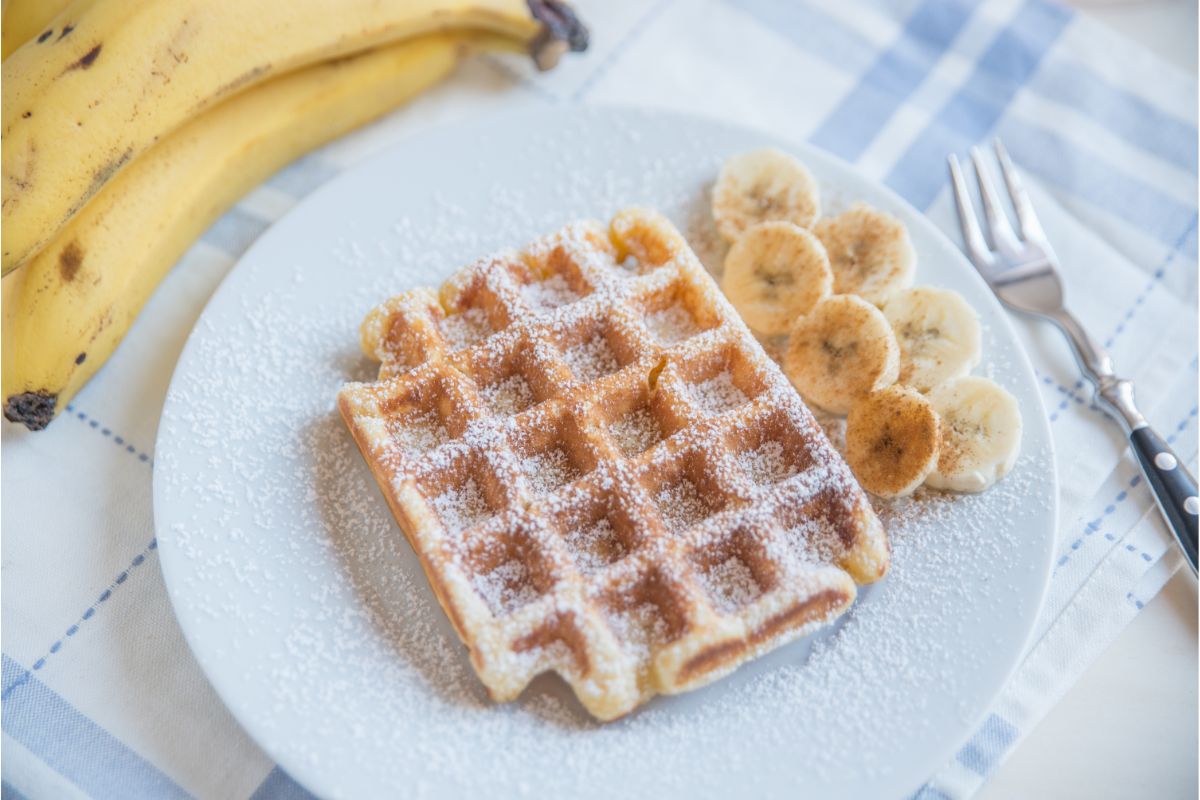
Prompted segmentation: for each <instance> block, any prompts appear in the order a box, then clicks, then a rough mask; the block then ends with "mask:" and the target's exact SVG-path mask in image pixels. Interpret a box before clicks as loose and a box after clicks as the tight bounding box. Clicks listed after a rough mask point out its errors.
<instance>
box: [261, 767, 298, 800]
mask: <svg viewBox="0 0 1200 800" xmlns="http://www.w3.org/2000/svg"><path fill="white" fill-rule="evenodd" d="M250 800H313V795H312V794H310V793H309V791H308V790H307V789H305V788H304V787H303V786H301V785H300V784H298V783H296V782H295V781H294V780H292V779H291V778H290V777H289V776H288V774H287V773H286V772H284V771H283V770H282V769H280V768H279V767H276V768H275V769H273V770H271V771H270V772H268V773H267V777H266V778H264V779H263V782H262V783H260V784H259V785H258V788H257V789H255V790H254V794H252V795H250Z"/></svg>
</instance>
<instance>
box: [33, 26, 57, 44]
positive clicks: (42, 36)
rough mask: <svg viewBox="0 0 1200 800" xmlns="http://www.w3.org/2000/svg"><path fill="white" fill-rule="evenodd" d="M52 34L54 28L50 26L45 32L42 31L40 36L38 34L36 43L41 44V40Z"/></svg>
mask: <svg viewBox="0 0 1200 800" xmlns="http://www.w3.org/2000/svg"><path fill="white" fill-rule="evenodd" d="M53 35H54V29H53V28H51V29H50V30H48V31H46V32H45V33H43V34H42V35H41V36H39V37H38V38H37V43H38V44H41V43H42V42H44V41H46V40H47V39H49V38H50V37H51V36H53Z"/></svg>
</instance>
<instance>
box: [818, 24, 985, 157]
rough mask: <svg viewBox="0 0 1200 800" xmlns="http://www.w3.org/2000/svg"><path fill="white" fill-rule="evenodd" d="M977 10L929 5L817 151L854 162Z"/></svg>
mask: <svg viewBox="0 0 1200 800" xmlns="http://www.w3.org/2000/svg"><path fill="white" fill-rule="evenodd" d="M975 8H976V5H975V3H974V2H972V1H971V0H952V1H951V2H947V0H925V1H924V2H923V3H922V4H921V5H920V6H919V7H918V8H917V9H916V11H915V12H913V15H912V16H911V17H909V19H908V22H907V23H905V25H904V28H903V30H902V31H901V32H900V36H899V37H898V38H897V39H896V43H895V44H894V45H892V47H891V49H889V50H886V51H884V52H883V53H881V54H880V55H879V58H878V59H877V60H876V61H875V63H874V64H873V65H871V67H870V68H869V69H868V70H867V71H866V73H865V74H864V75H863V76H862V79H861V80H860V81H859V83H858V85H857V86H856V87H854V89H853V90H852V91H851V92H850V93H849V94H848V95H846V97H845V98H844V99H843V100H842V102H841V104H840V105H838V107H837V108H835V109H834V110H833V113H831V114H830V115H829V117H828V118H827V119H826V120H825V122H823V123H822V124H821V127H820V128H818V129H817V131H816V133H814V134H813V135H812V136H811V137H810V141H811V142H812V143H813V144H815V145H817V146H818V147H823V148H825V149H826V150H828V151H830V152H831V153H834V154H835V155H838V156H840V157H842V158H844V159H847V160H848V161H854V160H856V159H858V157H859V156H861V155H862V154H863V152H864V151H865V150H866V149H867V147H868V146H870V144H871V142H872V141H873V140H874V139H875V136H876V135H877V134H878V133H879V131H880V130H881V129H882V128H883V126H884V125H886V124H887V121H888V120H889V119H891V118H892V115H894V114H895V113H896V110H897V109H898V108H900V106H901V105H902V104H903V103H904V101H905V100H906V99H907V98H908V97H909V96H910V95H911V94H912V93H913V92H914V91H916V89H917V87H918V86H920V85H921V82H922V81H924V80H925V76H926V75H928V74H929V72H930V71H931V70H932V69H933V68H934V66H936V65H937V63H938V61H940V60H941V58H942V55H943V54H944V53H945V52H946V50H947V49H948V48H949V47H950V43H951V42H952V41H954V39H955V38H956V37H957V36H958V34H959V32H961V31H962V29H963V27H964V26H965V25H966V24H967V21H968V20H969V19H970V18H971V14H972V13H973V11H974V10H975Z"/></svg>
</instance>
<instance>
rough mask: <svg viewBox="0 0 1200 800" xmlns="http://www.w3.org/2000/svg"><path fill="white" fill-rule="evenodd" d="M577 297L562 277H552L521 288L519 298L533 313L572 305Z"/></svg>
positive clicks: (577, 294) (576, 293)
mask: <svg viewBox="0 0 1200 800" xmlns="http://www.w3.org/2000/svg"><path fill="white" fill-rule="evenodd" d="M579 297H580V295H579V292H577V291H575V290H574V289H572V288H571V285H570V284H569V283H567V281H566V279H565V278H563V276H562V275H554V276H551V277H550V278H548V279H546V280H544V281H536V282H534V283H529V284H526V285H525V286H523V287H521V298H522V299H523V300H524V301H525V302H526V303H528V304H529V307H530V308H532V309H533V310H534V311H542V312H545V311H553V310H554V309H556V308H559V307H560V306H565V305H567V304H569V303H574V302H575V301H576V300H578V299H579Z"/></svg>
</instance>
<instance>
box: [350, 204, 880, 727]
mask: <svg viewBox="0 0 1200 800" xmlns="http://www.w3.org/2000/svg"><path fill="white" fill-rule="evenodd" d="M362 345H363V349H364V350H365V351H366V352H367V353H368V354H369V355H370V356H372V357H374V358H376V359H378V360H379V361H380V362H381V367H380V370H379V378H378V380H377V381H375V382H372V383H353V384H348V385H346V386H345V387H343V389H342V390H341V392H340V395H339V405H340V408H341V411H342V415H343V416H344V418H345V421H346V424H347V425H348V426H349V428H350V431H351V432H352V433H353V435H354V438H355V441H356V442H357V443H358V447H359V449H360V450H361V451H362V454H363V457H364V458H365V459H366V461H367V463H368V464H369V465H370V467H371V470H372V472H373V473H374V475H375V479H376V480H377V481H378V483H379V486H380V488H381V489H382V491H383V494H384V496H385V497H386V498H387V501H388V503H389V505H390V506H391V509H392V513H393V514H394V515H395V517H396V520H397V521H398V522H399V523H400V527H401V528H402V529H403V530H404V533H405V534H406V535H407V537H408V540H409V542H410V543H411V544H412V547H413V549H414V550H415V551H416V553H417V555H418V556H419V558H420V560H421V564H422V566H423V568H424V570H425V574H426V575H427V576H428V578H429V582H430V584H431V585H432V587H433V589H434V592H435V593H436V595H437V598H438V601H439V602H440V603H441V605H442V607H443V609H445V611H446V614H447V615H448V616H449V618H450V620H451V621H452V622H453V624H454V627H455V629H456V630H457V631H458V634H459V636H460V637H461V639H462V640H463V642H464V643H466V645H467V647H468V648H469V650H470V655H471V661H472V663H473V665H474V667H475V670H476V672H477V673H478V675H479V678H480V680H482V682H483V683H484V685H485V686H486V687H487V689H488V692H489V694H490V695H491V697H492V698H493V699H495V700H497V701H507V700H512V699H514V698H516V697H517V695H519V694H520V692H521V691H522V690H523V689H524V688H525V686H526V685H527V684H528V683H529V681H530V680H531V679H532V678H533V677H535V676H536V675H538V674H539V673H542V672H545V671H548V670H552V671H554V672H557V673H558V674H559V675H560V676H562V678H563V679H565V680H566V681H567V682H568V683H569V684H570V685H571V687H572V689H573V690H574V692H575V694H576V696H577V697H578V698H579V700H580V702H581V703H582V704H583V705H584V706H585V707H586V708H587V709H588V711H590V712H591V713H592V714H593V715H594V716H596V717H597V718H599V719H602V720H609V719H614V718H616V717H619V716H621V715H623V714H626V713H628V712H629V711H631V710H632V709H634V708H635V707H636V706H637V705H638V704H640V703H642V702H644V701H645V700H647V699H648V698H650V697H652V696H653V695H655V694H658V693H663V694H675V693H678V692H682V691H686V690H688V689H692V688H695V687H698V686H701V685H703V684H706V683H708V682H710V681H713V680H715V679H717V678H719V677H721V676H722V675H725V674H727V673H729V672H731V671H732V670H734V669H735V668H736V667H737V666H738V665H739V664H741V663H742V662H744V661H747V660H749V659H751V658H754V657H756V656H758V655H760V654H762V653H764V652H766V651H768V650H770V649H772V648H774V647H777V646H779V645H780V644H782V643H784V642H786V641H789V640H791V639H794V638H796V637H797V636H800V635H802V634H803V633H806V632H808V631H810V630H812V629H814V628H815V627H817V626H820V625H822V624H824V623H827V622H829V621H830V620H832V619H834V618H836V617H837V616H838V615H839V614H841V613H842V612H843V611H844V610H845V609H846V608H848V607H849V605H850V604H851V603H852V602H853V600H854V597H855V593H856V589H855V585H856V582H857V583H866V582H870V581H873V580H876V579H878V578H879V577H881V576H882V575H883V574H884V573H885V572H886V570H887V567H888V557H889V554H888V544H887V540H886V538H885V536H884V533H883V530H882V528H881V526H880V525H879V522H878V520H877V519H876V517H875V515H874V513H873V512H872V510H871V507H870V505H869V503H868V501H867V499H866V497H865V495H864V494H863V492H862V491H861V489H859V487H858V485H857V483H855V481H854V479H853V477H852V476H851V473H850V471H849V469H848V468H847V466H846V465H845V463H844V462H843V461H842V459H841V457H840V456H839V455H838V454H837V453H836V451H835V450H834V449H833V447H832V446H831V445H830V444H829V442H828V440H827V439H826V438H825V436H824V434H823V433H822V431H821V429H820V428H819V427H818V425H817V423H816V421H815V420H814V419H813V417H812V415H811V414H810V413H809V411H808V409H807V408H806V407H805V406H804V404H803V402H802V401H801V400H800V397H799V396H798V395H797V394H796V392H795V391H794V390H793V389H792V388H791V386H790V385H789V384H788V382H787V380H786V379H785V378H784V377H783V375H782V374H781V373H780V372H779V370H778V368H777V367H776V366H775V364H774V363H773V362H772V361H771V360H770V359H769V358H768V357H767V356H766V354H765V353H764V352H763V350H762V348H761V347H760V346H759V344H758V343H757V342H756V341H755V339H754V338H753V336H752V335H751V333H750V332H749V330H748V329H747V328H746V326H745V325H744V324H743V323H742V321H741V320H740V319H739V317H738V315H737V313H736V312H735V311H734V310H733V308H732V307H731V306H730V305H729V303H728V302H726V301H725V299H724V298H723V297H722V295H721V293H720V291H719V290H718V288H717V286H716V284H715V283H714V282H713V280H712V278H711V277H710V276H709V275H708V273H707V272H705V270H704V268H703V266H702V265H701V264H700V263H699V261H698V260H697V259H696V257H695V255H694V254H693V253H692V252H691V250H690V249H689V248H688V246H687V244H686V242H685V241H684V239H683V237H682V236H681V235H680V234H679V232H678V231H677V230H676V229H675V228H674V227H673V226H672V225H671V224H670V223H669V222H667V221H666V220H665V219H664V218H663V217H661V216H660V215H658V214H656V213H654V212H650V211H644V210H639V209H630V210H626V211H623V212H621V213H619V214H617V216H616V217H614V219H613V220H612V222H611V223H610V225H609V226H608V228H607V229H605V228H603V227H602V226H600V225H597V224H594V223H582V224H577V225H572V226H569V227H567V228H565V229H564V230H562V231H560V232H559V233H557V234H554V235H552V236H549V237H546V238H544V239H542V240H539V241H537V242H535V243H533V244H532V245H530V246H529V247H527V248H526V249H525V250H523V251H520V252H515V251H511V252H505V253H501V254H499V255H495V256H492V257H489V258H486V259H483V260H481V261H479V262H477V263H476V264H474V265H472V266H470V267H467V268H466V269H464V270H462V271H461V272H459V273H458V274H456V275H455V276H454V277H452V278H451V279H449V280H448V281H447V282H446V283H445V284H444V285H443V286H442V287H441V290H440V293H439V294H438V295H435V294H434V293H433V292H431V291H429V290H426V289H417V290H415V291H410V292H407V293H405V294H402V295H400V296H398V297H395V298H392V299H391V300H389V301H387V302H386V303H384V304H383V305H381V306H379V307H377V308H376V309H374V310H373V311H372V312H371V313H370V314H369V315H368V317H367V319H366V320H365V321H364V323H363V326H362Z"/></svg>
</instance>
